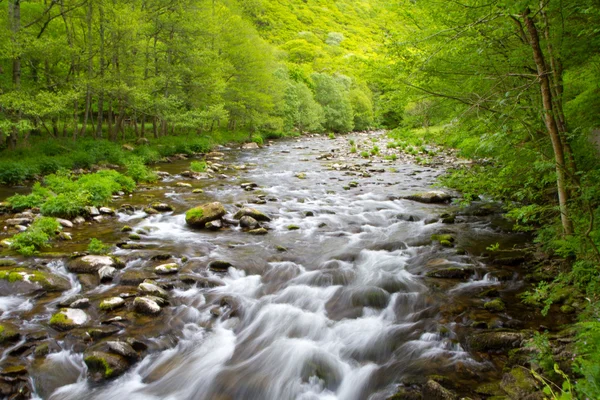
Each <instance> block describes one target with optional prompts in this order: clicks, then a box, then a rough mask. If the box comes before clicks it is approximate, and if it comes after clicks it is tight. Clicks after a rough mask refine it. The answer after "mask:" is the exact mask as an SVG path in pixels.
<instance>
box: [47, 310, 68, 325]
mask: <svg viewBox="0 0 600 400" xmlns="http://www.w3.org/2000/svg"><path fill="white" fill-rule="evenodd" d="M72 323H73V321H71V320H70V319H69V317H67V315H66V314H64V313H62V312H57V313H56V314H54V315H53V316H52V317H51V318H50V325H54V326H64V325H70V324H72Z"/></svg>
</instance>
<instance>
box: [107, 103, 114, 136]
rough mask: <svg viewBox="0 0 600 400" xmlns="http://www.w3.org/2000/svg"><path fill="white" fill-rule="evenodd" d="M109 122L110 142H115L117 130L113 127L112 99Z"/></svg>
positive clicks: (108, 111)
mask: <svg viewBox="0 0 600 400" xmlns="http://www.w3.org/2000/svg"><path fill="white" fill-rule="evenodd" d="M107 113H108V115H107V121H106V123H107V124H108V140H110V141H112V142H114V141H115V140H116V139H115V136H116V134H115V129H114V127H113V119H114V118H113V112H112V99H109V100H108V110H107Z"/></svg>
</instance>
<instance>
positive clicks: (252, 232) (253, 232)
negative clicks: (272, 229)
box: [248, 228, 269, 236]
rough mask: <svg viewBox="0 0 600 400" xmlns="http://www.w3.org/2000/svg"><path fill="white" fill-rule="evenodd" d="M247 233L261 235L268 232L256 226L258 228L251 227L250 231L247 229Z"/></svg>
mask: <svg viewBox="0 0 600 400" xmlns="http://www.w3.org/2000/svg"><path fill="white" fill-rule="evenodd" d="M248 233H249V234H251V235H254V236H263V235H266V234H268V233H269V231H268V230H266V229H265V228H258V229H252V230H251V231H248Z"/></svg>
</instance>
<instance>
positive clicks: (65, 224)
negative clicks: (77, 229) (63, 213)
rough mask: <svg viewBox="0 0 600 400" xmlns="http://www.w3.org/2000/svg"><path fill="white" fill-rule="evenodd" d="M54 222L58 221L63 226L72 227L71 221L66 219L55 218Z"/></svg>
mask: <svg viewBox="0 0 600 400" xmlns="http://www.w3.org/2000/svg"><path fill="white" fill-rule="evenodd" d="M56 222H58V223H59V224H60V225H61V226H62V227H63V228H73V223H72V222H71V221H69V220H68V219H62V218H56Z"/></svg>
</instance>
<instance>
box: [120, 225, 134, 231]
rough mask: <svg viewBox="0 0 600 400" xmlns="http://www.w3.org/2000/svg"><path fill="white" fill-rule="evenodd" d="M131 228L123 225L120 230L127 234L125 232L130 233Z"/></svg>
mask: <svg viewBox="0 0 600 400" xmlns="http://www.w3.org/2000/svg"><path fill="white" fill-rule="evenodd" d="M132 231H133V228H132V227H130V226H129V225H125V226H124V227H122V228H121V232H124V233H127V232H132Z"/></svg>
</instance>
